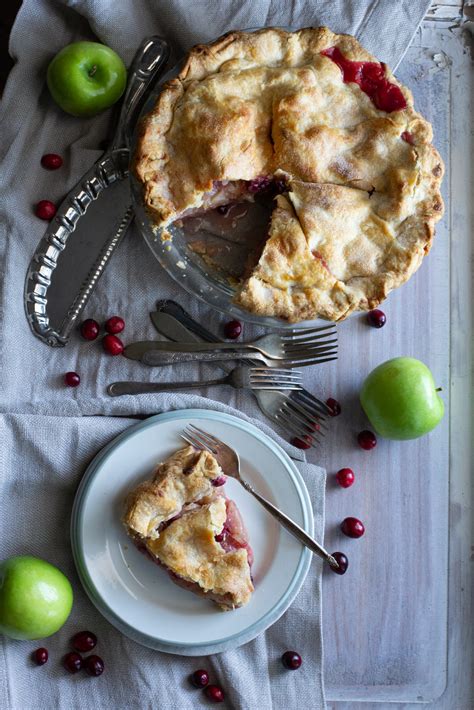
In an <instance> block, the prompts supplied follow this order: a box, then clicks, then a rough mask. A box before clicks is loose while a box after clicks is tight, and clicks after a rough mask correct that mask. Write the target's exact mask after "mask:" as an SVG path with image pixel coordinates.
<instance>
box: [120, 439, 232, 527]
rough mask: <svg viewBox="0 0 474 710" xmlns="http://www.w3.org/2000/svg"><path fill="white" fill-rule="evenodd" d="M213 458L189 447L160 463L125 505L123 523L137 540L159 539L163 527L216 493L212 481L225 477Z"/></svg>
mask: <svg viewBox="0 0 474 710" xmlns="http://www.w3.org/2000/svg"><path fill="white" fill-rule="evenodd" d="M222 475H223V474H222V469H221V468H220V466H219V464H218V463H217V461H216V459H215V458H214V457H213V456H212V454H210V453H208V452H207V451H196V450H195V449H194V448H193V447H192V446H187V447H186V448H184V449H180V450H179V451H177V452H176V453H175V454H173V455H172V456H171V457H170V458H169V459H167V460H166V461H165V462H164V463H160V464H159V465H158V466H157V467H156V469H155V471H154V473H153V477H152V479H151V480H149V481H144V482H143V483H140V484H139V485H138V486H137V487H136V488H135V489H134V490H133V491H131V492H130V493H129V494H128V496H127V499H126V501H125V513H124V516H123V522H124V525H125V526H126V528H127V530H128V531H129V532H130V533H133V535H134V536H138V537H143V538H150V539H155V538H157V537H159V530H158V528H159V526H160V525H161V524H162V523H164V522H166V521H167V520H169V519H170V518H172V517H174V516H175V515H177V514H178V513H180V512H181V510H182V509H183V508H184V507H185V506H187V505H189V504H190V503H194V502H195V501H197V500H199V499H200V498H203V497H204V496H206V495H211V494H212V492H213V490H214V489H213V486H212V481H213V480H214V479H216V478H218V477H219V476H222Z"/></svg>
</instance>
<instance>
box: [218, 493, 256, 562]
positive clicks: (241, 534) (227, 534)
mask: <svg viewBox="0 0 474 710" xmlns="http://www.w3.org/2000/svg"><path fill="white" fill-rule="evenodd" d="M225 504H226V509H227V518H226V521H225V523H224V527H223V529H222V530H221V532H220V533H218V534H217V535H216V536H215V537H214V539H215V541H216V542H218V543H220V545H221V546H222V548H223V549H224V550H225V551H226V552H232V551H233V550H241V549H244V550H247V558H248V563H249V567H251V566H252V564H253V550H252V548H251V547H250V545H249V542H248V535H247V530H246V529H245V526H244V523H243V521H242V518H241V516H240V513H239V510H238V508H237V506H236V505H235V503H234V501H232V500H226V502H225Z"/></svg>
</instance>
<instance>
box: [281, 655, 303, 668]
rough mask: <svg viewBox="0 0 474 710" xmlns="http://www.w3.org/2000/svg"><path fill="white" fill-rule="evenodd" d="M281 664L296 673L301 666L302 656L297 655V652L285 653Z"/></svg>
mask: <svg viewBox="0 0 474 710" xmlns="http://www.w3.org/2000/svg"><path fill="white" fill-rule="evenodd" d="M281 662H282V663H283V665H284V666H285V668H288V670H289V671H296V669H297V668H299V667H300V666H301V663H302V660H301V656H300V654H299V653H296V651H285V653H284V654H283V656H282V657H281Z"/></svg>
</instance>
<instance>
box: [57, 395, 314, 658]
mask: <svg viewBox="0 0 474 710" xmlns="http://www.w3.org/2000/svg"><path fill="white" fill-rule="evenodd" d="M196 418H200V419H210V420H214V421H216V420H217V421H224V422H226V423H229V424H230V425H231V426H234V427H236V428H238V429H240V430H243V431H245V432H247V433H249V434H251V435H252V436H254V437H255V438H257V439H258V440H260V441H261V442H262V443H263V444H264V445H266V446H267V447H268V448H269V449H270V450H272V451H273V452H274V453H275V454H276V455H277V456H278V458H279V459H280V460H281V461H282V463H283V465H284V466H285V468H286V470H287V472H288V474H289V476H290V479H291V480H292V483H293V485H294V486H295V489H296V492H297V495H298V498H299V500H300V505H301V509H302V514H303V524H302V527H303V528H304V529H305V530H306V532H308V533H309V534H310V535H313V534H314V512H313V508H312V504H311V499H310V497H309V493H308V489H307V487H306V484H305V482H304V479H303V477H302V476H301V473H300V472H299V471H298V468H297V467H296V465H295V463H294V462H293V461H292V459H291V458H290V457H289V456H288V454H287V453H286V452H285V451H284V450H283V449H282V448H281V446H280V445H279V444H277V442H275V441H274V440H273V439H271V437H269V436H268V435H267V434H265V432H263V431H261V430H260V429H258V427H256V426H255V425H254V424H252V423H250V422H247V421H245V420H242V419H239V418H238V417H236V416H235V415H232V414H227V413H225V412H219V411H217V410H212V409H210V410H208V409H198V408H190V409H179V410H173V411H170V412H162V413H160V414H156V415H152V416H150V417H147V418H146V419H145V420H143V421H140V422H137V423H136V424H133V425H132V426H130V427H128V428H127V429H125V430H124V431H123V432H121V433H120V434H118V435H117V436H115V437H114V438H113V439H112V440H111V441H109V442H108V444H106V445H105V446H104V447H103V448H102V449H100V451H98V452H97V454H96V455H95V456H94V458H93V459H92V460H91V461H90V462H89V464H88V466H87V467H86V470H85V471H84V474H83V476H82V478H81V481H80V483H79V485H78V487H77V489H76V494H75V497H74V503H73V506H72V513H71V524H70V534H71V547H72V553H73V559H74V564H75V567H76V570H77V573H78V576H79V580H80V582H81V585H82V587H83V589H84V591H85V592H86V594H87V596H88V597H89V599H90V600H91V602H92V603H93V604H94V606H95V607H96V608H97V610H98V611H99V612H100V613H101V614H102V615H103V616H104V617H105V618H106V619H107V620H108V621H109V622H110V623H111V624H112V625H113V626H115V628H117V629H118V630H119V631H121V632H122V633H123V634H125V635H126V636H128V637H129V638H131V639H133V640H134V641H137V642H138V643H140V644H142V645H144V646H147V647H148V648H153V649H155V650H161V651H165V652H167V653H174V654H179V655H203V654H204V655H206V654H211V653H219V652H222V651H224V650H228V649H229V648H236V647H237V646H240V645H242V644H244V643H247V642H248V641H251V640H252V639H253V638H255V637H256V636H258V635H259V634H260V633H262V632H263V631H265V630H266V629H267V628H269V627H270V626H271V625H272V624H274V623H275V622H276V621H277V620H278V619H279V618H280V617H281V616H282V615H283V614H284V613H285V611H286V610H287V609H288V608H289V606H290V605H291V603H292V602H293V600H294V599H295V597H296V595H297V594H298V592H299V590H300V589H301V586H302V585H303V583H304V580H305V579H306V576H307V574H308V571H309V567H310V564H311V559H312V554H311V552H310V551H309V550H308V549H307V548H305V547H303V548H302V550H301V554H300V557H299V560H298V564H297V568H296V570H295V573H294V575H293V577H292V579H291V580H290V581H289V583H288V586H287V588H286V590H285V591H284V593H283V594H282V596H281V597H280V599H279V600H278V601H277V602H276V603H275V604H274V605H273V607H272V608H271V609H269V610H268V611H267V612H266V613H265V614H263V616H261V617H260V619H258V620H257V621H255V622H253V623H252V624H251V625H250V626H248V627H247V628H245V629H243V630H241V631H237V632H235V633H234V634H232V635H231V636H225V637H222V638H219V639H215V640H212V641H201V642H195V643H183V642H172V641H167V640H165V639H161V638H159V637H157V636H150V635H148V634H144V633H142V632H141V631H137V630H136V629H135V628H134V627H133V626H131V625H129V624H128V623H127V622H126V621H124V620H123V619H122V618H121V617H120V616H119V615H118V614H117V613H116V612H115V611H114V610H113V609H111V608H110V607H109V605H108V604H107V601H106V600H105V599H104V598H103V596H102V595H101V594H100V593H99V592H98V591H97V588H96V586H95V584H94V582H93V579H92V577H91V575H90V574H89V571H88V569H87V565H86V563H85V560H84V554H83V550H82V541H81V528H82V518H83V514H84V505H83V504H84V502H85V499H86V495H87V491H88V489H89V487H90V484H91V483H92V481H93V479H94V478H95V476H96V475H97V472H98V470H100V467H101V464H102V463H103V462H104V460H105V459H106V458H108V456H109V455H110V453H111V451H112V450H113V449H115V448H116V446H117V445H119V444H123V443H124V442H125V441H127V439H130V438H132V437H133V436H134V435H135V434H136V433H137V432H138V431H141V430H143V429H147V428H149V427H152V426H156V424H160V423H163V422H167V421H173V420H176V419H196Z"/></svg>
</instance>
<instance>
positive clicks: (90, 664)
mask: <svg viewBox="0 0 474 710" xmlns="http://www.w3.org/2000/svg"><path fill="white" fill-rule="evenodd" d="M84 667H85V669H86V672H87V673H88V674H89V675H92V676H95V677H97V676H98V675H102V673H103V672H104V661H103V660H102V658H101V657H100V656H87V658H86V660H85V661H84Z"/></svg>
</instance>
